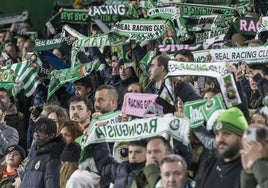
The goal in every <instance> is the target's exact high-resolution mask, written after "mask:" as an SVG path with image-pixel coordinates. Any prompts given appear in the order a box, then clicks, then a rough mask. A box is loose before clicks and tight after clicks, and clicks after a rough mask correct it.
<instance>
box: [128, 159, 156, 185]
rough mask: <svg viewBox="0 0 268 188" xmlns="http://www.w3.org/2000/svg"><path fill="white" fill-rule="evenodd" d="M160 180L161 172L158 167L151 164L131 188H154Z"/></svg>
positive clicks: (139, 174) (136, 178)
mask: <svg viewBox="0 0 268 188" xmlns="http://www.w3.org/2000/svg"><path fill="white" fill-rule="evenodd" d="M159 179H160V170H159V168H158V166H157V165H155V164H151V165H148V166H146V167H144V168H143V170H142V171H140V172H139V173H138V174H137V176H136V177H135V180H134V182H133V183H132V185H131V188H141V187H142V188H154V187H155V185H156V183H157V181H158V180H159Z"/></svg>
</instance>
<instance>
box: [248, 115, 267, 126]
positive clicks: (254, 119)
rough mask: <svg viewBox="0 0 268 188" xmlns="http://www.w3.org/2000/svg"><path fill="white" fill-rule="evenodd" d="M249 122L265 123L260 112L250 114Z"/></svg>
mask: <svg viewBox="0 0 268 188" xmlns="http://www.w3.org/2000/svg"><path fill="white" fill-rule="evenodd" d="M250 123H251V124H262V125H265V124H266V123H265V118H264V117H263V116H262V115H261V114H258V113H255V114H253V115H252V116H251V119H250Z"/></svg>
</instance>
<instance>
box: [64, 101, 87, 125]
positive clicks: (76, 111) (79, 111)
mask: <svg viewBox="0 0 268 188" xmlns="http://www.w3.org/2000/svg"><path fill="white" fill-rule="evenodd" d="M69 114H70V119H71V120H73V121H77V122H79V123H81V124H82V125H84V124H86V123H87V122H89V119H90V115H91V111H90V110H89V109H87V106H86V104H85V103H84V101H79V102H72V103H71V104H70V106H69Z"/></svg>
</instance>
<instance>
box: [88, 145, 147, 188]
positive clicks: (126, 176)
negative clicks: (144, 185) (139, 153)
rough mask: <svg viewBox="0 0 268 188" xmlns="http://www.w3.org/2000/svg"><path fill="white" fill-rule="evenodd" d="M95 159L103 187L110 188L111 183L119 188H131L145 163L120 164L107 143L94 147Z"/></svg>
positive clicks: (126, 162)
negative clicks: (107, 187)
mask: <svg viewBox="0 0 268 188" xmlns="http://www.w3.org/2000/svg"><path fill="white" fill-rule="evenodd" d="M93 149H94V152H93V157H94V160H95V163H96V167H97V169H98V170H99V172H100V173H101V185H102V187H105V186H108V185H109V184H110V183H113V184H114V187H115V188H117V187H119V188H129V187H131V184H132V182H133V181H134V179H135V177H136V175H135V174H136V173H137V172H138V171H140V170H141V169H142V168H143V167H144V165H145V162H142V163H129V162H128V161H125V162H122V163H118V162H117V161H116V160H115V159H114V158H113V157H112V155H111V153H110V148H109V146H108V144H107V143H103V144H96V145H95V146H94V148H93Z"/></svg>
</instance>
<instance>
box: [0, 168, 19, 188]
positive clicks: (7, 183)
mask: <svg viewBox="0 0 268 188" xmlns="http://www.w3.org/2000/svg"><path fill="white" fill-rule="evenodd" d="M5 167H6V165H3V166H1V169H0V187H1V188H12V187H13V186H12V183H13V182H14V181H15V177H16V175H15V176H7V177H5V178H2V176H3V169H4V168H5Z"/></svg>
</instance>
